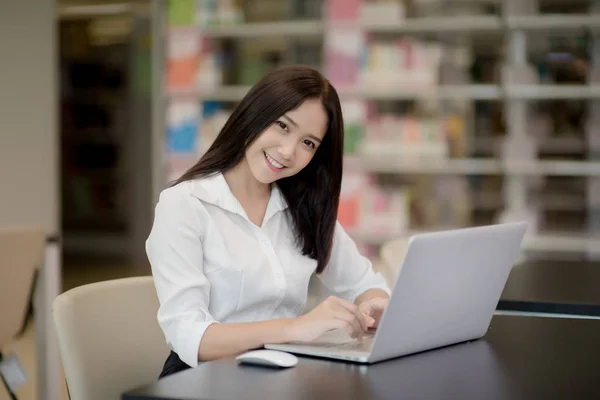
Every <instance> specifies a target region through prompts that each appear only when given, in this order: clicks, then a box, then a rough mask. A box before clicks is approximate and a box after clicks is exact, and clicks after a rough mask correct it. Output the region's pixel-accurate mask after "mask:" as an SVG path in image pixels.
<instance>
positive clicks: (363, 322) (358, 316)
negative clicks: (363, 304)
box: [338, 299, 369, 331]
mask: <svg viewBox="0 0 600 400" xmlns="http://www.w3.org/2000/svg"><path fill="white" fill-rule="evenodd" d="M338 304H339V305H340V306H342V307H343V308H345V309H346V310H347V311H349V312H350V313H352V314H353V315H354V316H355V317H356V319H357V320H358V321H359V322H360V324H361V326H362V329H363V330H364V331H366V330H367V329H369V324H368V322H367V315H365V314H363V312H362V311H361V310H359V308H358V306H357V305H356V304H354V303H350V302H349V301H347V300H344V299H338Z"/></svg>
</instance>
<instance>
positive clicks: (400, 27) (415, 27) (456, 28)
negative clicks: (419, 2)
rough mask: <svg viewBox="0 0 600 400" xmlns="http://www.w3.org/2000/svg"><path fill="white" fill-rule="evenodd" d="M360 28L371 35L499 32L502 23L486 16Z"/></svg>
mask: <svg viewBox="0 0 600 400" xmlns="http://www.w3.org/2000/svg"><path fill="white" fill-rule="evenodd" d="M360 26H361V27H362V28H363V29H365V30H366V31H369V32H372V33H438V32H471V31H499V30H501V29H502V21H501V20H500V18H498V17H494V16H488V15H476V16H466V17H462V16H448V17H423V18H407V19H405V20H403V21H401V22H399V23H386V22H380V21H365V22H362V23H360Z"/></svg>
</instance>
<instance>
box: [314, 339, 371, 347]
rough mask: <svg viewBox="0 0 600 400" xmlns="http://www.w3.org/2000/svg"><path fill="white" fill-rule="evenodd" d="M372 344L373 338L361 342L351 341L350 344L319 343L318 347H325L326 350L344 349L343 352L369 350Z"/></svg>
mask: <svg viewBox="0 0 600 400" xmlns="http://www.w3.org/2000/svg"><path fill="white" fill-rule="evenodd" d="M372 343H373V338H366V339H363V341H362V342H360V341H358V340H353V341H351V342H344V343H319V344H318V345H319V347H321V346H322V347H325V348H328V349H344V350H369V349H370V348H371V344H372Z"/></svg>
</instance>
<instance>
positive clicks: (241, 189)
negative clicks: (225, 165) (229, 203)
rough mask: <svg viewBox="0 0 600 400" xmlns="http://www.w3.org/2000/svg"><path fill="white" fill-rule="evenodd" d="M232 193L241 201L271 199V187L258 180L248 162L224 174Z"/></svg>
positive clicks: (241, 163) (244, 161) (243, 162)
mask: <svg viewBox="0 0 600 400" xmlns="http://www.w3.org/2000/svg"><path fill="white" fill-rule="evenodd" d="M223 176H224V177H225V181H227V184H228V185H229V189H230V190H231V193H233V195H234V196H235V197H236V198H237V199H238V200H240V201H242V200H261V199H265V198H269V197H270V195H271V186H270V185H268V184H265V183H262V182H259V181H257V180H256V178H255V177H254V175H253V174H252V171H250V167H249V166H248V163H247V162H246V160H245V159H244V160H242V162H240V163H239V164H238V165H236V166H235V167H233V168H232V169H230V170H229V171H227V172H225V173H224V174H223Z"/></svg>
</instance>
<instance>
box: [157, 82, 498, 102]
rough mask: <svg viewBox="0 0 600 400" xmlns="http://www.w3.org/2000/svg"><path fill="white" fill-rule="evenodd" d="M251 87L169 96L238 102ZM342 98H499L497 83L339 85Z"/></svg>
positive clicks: (173, 91) (180, 91)
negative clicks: (428, 86) (386, 86)
mask: <svg viewBox="0 0 600 400" xmlns="http://www.w3.org/2000/svg"><path fill="white" fill-rule="evenodd" d="M249 90H250V86H243V85H240V86H234V85H232V86H221V87H217V88H212V89H204V90H202V89H170V90H169V92H168V95H169V96H170V97H196V98H198V99H201V100H216V101H239V100H241V99H242V98H243V97H244V96H245V95H246V93H248V91H249ZM337 91H338V94H339V96H340V98H342V99H345V98H354V97H360V98H366V99H369V100H412V99H419V98H423V99H428V98H432V99H440V100H495V99H499V98H500V94H501V90H500V87H499V86H497V85H442V86H438V87H435V88H431V89H419V88H415V89H406V90H402V89H394V90H382V89H360V88H358V89H357V88H337Z"/></svg>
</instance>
